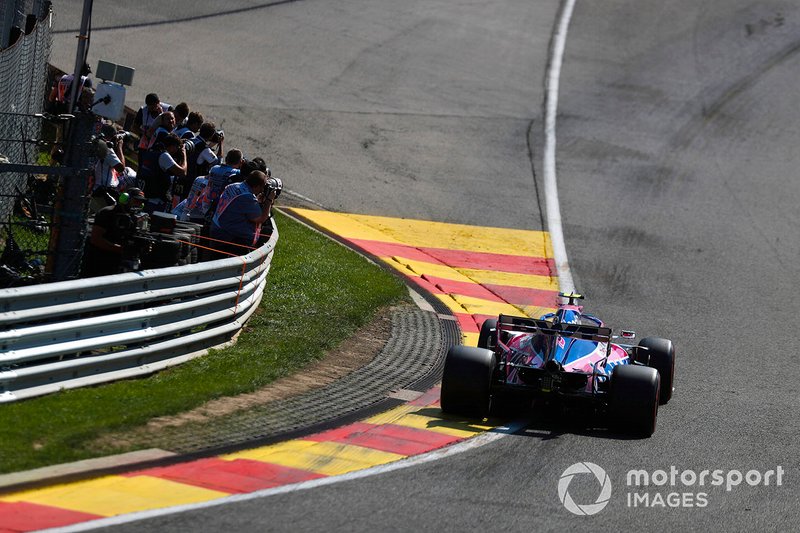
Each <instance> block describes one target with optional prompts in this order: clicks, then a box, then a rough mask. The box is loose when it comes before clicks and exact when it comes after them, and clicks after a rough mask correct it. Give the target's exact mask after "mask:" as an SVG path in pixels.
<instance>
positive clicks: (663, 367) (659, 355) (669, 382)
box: [639, 337, 675, 405]
mask: <svg viewBox="0 0 800 533" xmlns="http://www.w3.org/2000/svg"><path fill="white" fill-rule="evenodd" d="M639 346H643V347H645V348H647V351H646V352H644V353H643V354H642V355H641V357H642V358H643V359H645V360H646V361H648V364H647V366H649V367H652V368H655V369H656V370H658V373H659V375H660V376H661V393H660V394H661V404H662V405H663V404H665V403H667V402H668V401H670V399H671V398H672V390H673V388H674V385H673V379H674V378H675V346H674V345H673V344H672V341H671V340H669V339H662V338H661V337H646V338H644V339H642V340H641V341H639Z"/></svg>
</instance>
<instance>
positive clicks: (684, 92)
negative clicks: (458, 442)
mask: <svg viewBox="0 0 800 533" xmlns="http://www.w3.org/2000/svg"><path fill="white" fill-rule="evenodd" d="M80 4H81V2H79V1H69V2H66V1H65V2H61V1H56V2H55V9H56V12H57V13H58V18H57V27H58V28H59V29H61V30H63V31H64V33H60V34H58V35H57V39H56V44H55V46H54V53H53V61H54V63H56V64H57V65H58V66H61V67H71V65H72V63H73V62H74V58H72V57H71V56H70V51H71V50H72V49H73V47H74V37H73V35H74V34H75V31H74V28H76V27H77V24H78V14H79V12H80ZM224 5H225V8H226V9H227V10H228V11H230V13H220V12H219V3H212V2H207V1H196V2H193V3H191V4H190V3H184V2H170V3H169V4H166V5H165V4H164V3H160V2H153V1H150V0H144V1H141V2H137V3H135V4H133V3H131V4H130V7H125V6H119V5H115V6H113V7H112V6H110V5H108V4H103V3H96V4H95V13H94V21H93V27H94V33H93V36H92V45H91V52H90V58H91V61H90V63H91V64H92V65H95V64H96V61H97V59H100V58H102V59H107V60H111V61H115V62H117V63H121V64H126V65H130V66H133V67H136V68H137V72H136V79H135V85H134V87H133V88H132V89H131V91H130V95H131V98H129V103H130V102H136V101H138V100H141V99H143V97H144V94H146V93H148V92H150V91H152V90H155V91H157V92H158V93H159V95H160V96H161V97H162V99H163V100H166V101H170V102H172V103H177V102H178V101H180V100H186V101H187V102H189V103H190V104H193V105H196V106H197V107H199V108H201V109H203V110H209V111H208V112H207V113H206V115H210V116H212V118H214V119H216V121H217V122H218V124H219V123H222V125H223V127H224V128H225V130H226V133H228V135H227V136H226V138H227V139H229V142H228V143H226V144H228V146H230V147H234V146H237V147H241V148H243V149H244V150H245V152H246V153H249V154H252V155H264V156H265V157H266V158H267V160H268V161H269V162H270V165H271V166H272V168H273V169H274V170H275V171H276V173H277V174H278V175H280V176H281V177H283V178H284V180H285V182H286V183H287V187H288V188H289V189H291V190H293V191H295V192H297V193H299V194H302V195H304V196H306V197H309V198H311V199H313V200H315V201H316V202H318V203H319V204H321V205H323V206H325V207H326V208H329V209H334V210H342V211H347V212H357V213H364V214H374V215H387V216H401V217H409V218H419V219H426V220H436V221H442V222H456V223H465V224H475V225H481V226H500V227H509V228H519V229H529V230H538V229H543V227H542V226H543V218H542V213H541V210H540V207H539V206H540V204H541V205H543V203H542V202H541V199H540V194H541V189H542V187H541V183H540V181H541V180H540V179H538V178H540V176H541V147H542V144H543V139H542V114H543V111H542V104H543V87H544V74H545V71H546V65H547V57H548V43H549V42H550V37H551V34H552V31H553V27H554V23H555V20H556V16H557V11H558V9H557V8H558V5H557V2H531V1H524V0H517V1H514V0H510V1H502V2H492V3H475V2H467V1H461V2H420V1H406V2H392V1H391V0H377V1H373V2H364V1H356V0H341V1H338V0H334V1H327V2H321V1H319V0H310V1H302V0H298V1H295V2H274V3H272V4H270V3H263V2H262V3H259V2H241V1H239V2H236V1H234V2H226V3H225V4H224ZM70 29H72V31H69V30H70ZM798 30H800V9H798V6H797V5H796V3H793V2H788V1H784V2H780V1H773V2H769V1H762V2H745V1H741V0H725V1H722V0H709V1H707V2H689V1H686V0H676V1H674V2H669V3H664V2H657V1H654V0H640V1H638V2H633V1H630V0H616V1H614V0H607V1H604V2H590V1H588V0H578V2H577V4H576V7H575V11H574V15H573V18H572V22H571V25H570V29H569V35H568V38H567V47H566V55H565V57H564V66H563V71H562V76H561V84H560V87H561V90H560V101H559V115H558V124H557V127H558V130H557V134H558V152H557V168H558V180H559V195H560V199H561V209H562V217H563V221H564V232H565V240H566V247H567V251H568V254H569V258H570V264H571V267H572V270H573V275H574V276H575V284H576V286H577V287H578V288H579V289H580V290H581V291H583V292H585V294H587V296H588V300H587V302H586V303H587V306H588V307H589V308H590V309H591V310H592V311H594V312H595V313H597V314H598V315H600V316H601V317H603V318H604V319H605V320H607V321H608V322H609V323H610V324H611V325H612V326H615V327H618V328H619V327H625V328H628V329H634V330H636V331H637V332H638V333H639V335H640V336H647V335H660V336H665V337H670V338H672V339H673V340H674V342H675V344H676V346H677V349H678V351H679V353H678V357H679V359H678V368H677V374H676V376H677V377H676V392H675V395H674V397H673V400H672V402H671V403H670V404H669V405H668V406H666V407H664V408H663V409H662V410H661V411H660V416H659V421H658V428H657V431H656V434H655V435H654V436H653V437H652V438H650V439H645V440H629V439H624V438H620V437H619V436H617V435H612V434H608V433H607V432H605V431H602V430H585V429H582V427H581V426H579V425H571V424H568V423H565V422H563V420H561V419H559V418H557V417H547V416H536V417H534V419H533V420H532V421H531V422H530V424H529V425H528V426H527V428H526V429H524V430H522V431H520V432H518V433H516V434H514V435H509V436H505V437H503V438H500V439H497V440H495V441H492V442H490V443H488V444H486V445H485V446H482V447H480V448H477V449H472V450H469V451H466V452H464V453H462V454H457V455H452V456H449V457H447V458H444V459H441V460H439V461H433V462H429V463H426V464H421V465H417V466H412V467H409V468H406V469H402V470H397V471H393V472H387V473H382V474H379V475H375V476H371V477H367V478H363V479H357V480H351V481H344V482H341V483H337V484H333V485H328V486H323V487H318V488H314V489H311V490H306V491H298V492H290V493H286V494H281V495H274V496H270V497H267V498H261V499H256V500H252V501H247V502H240V503H236V504H231V505H226V506H222V507H214V508H210V509H205V510H199V511H192V512H186V513H180V514H174V515H169V516H166V517H161V518H155V519H151V520H146V521H140V522H134V523H130V524H127V525H123V526H117V527H115V528H114V529H115V531H151V530H157V531H187V530H193V531H209V532H210V531H220V530H223V529H227V530H236V531H263V530H286V531H302V530H326V531H409V530H430V529H434V528H435V529H437V530H445V531H460V530H513V531H523V530H525V531H529V530H536V531H542V530H548V531H549V530H562V529H564V528H570V529H574V530H590V529H596V528H603V529H606V528H607V529H611V530H634V529H636V530H641V529H653V530H699V529H707V530H708V529H713V530H718V529H725V530H748V531H751V530H792V529H795V528H796V526H795V524H796V523H797V521H798V519H800V511H798V504H797V501H798V499H800V484H799V483H800V482H799V481H798V474H799V473H800V472H799V471H798V464H797V457H800V444H799V443H798V439H797V438H796V435H797V434H798V430H799V429H800V428H799V427H798V422H797V419H796V416H795V411H796V409H797V407H798V405H800V398H798V391H797V387H796V383H797V382H798V381H800V366H798V364H797V354H796V350H794V349H793V346H794V344H795V339H794V337H795V331H796V329H797V328H796V326H795V324H794V322H795V321H796V317H797V316H799V315H800V304H798V301H797V297H798V296H800V291H798V289H797V284H796V283H797V280H798V277H799V274H800V268H799V267H798V256H799V255H800V237H798V235H799V232H798V231H797V227H798V225H799V224H800V207H798V205H800V181H799V180H798V179H797V177H796V168H797V167H798V163H799V161H797V158H798V157H800V156H798V155H796V154H797V151H796V150H793V148H794V147H795V146H796V145H797V144H798V143H799V141H800V130H799V129H798V128H797V126H796V124H799V123H800V117H798V114H800V106H799V105H798V97H797V96H796V95H797V90H796V85H797V72H798V69H800V53H798V52H800V41H798V38H797V35H800V31H798ZM223 119H224V122H222V121H223ZM545 229H546V228H545ZM585 461H588V462H592V463H595V464H597V465H599V466H600V467H602V468H603V469H604V470H605V471H606V472H607V474H608V476H609V479H610V481H611V484H612V494H611V498H610V500H608V504H607V506H606V507H605V508H604V509H603V510H602V511H600V512H599V513H598V514H596V515H594V516H575V515H573V514H571V513H570V512H568V511H567V510H566V509H565V508H564V506H563V505H562V504H561V502H560V500H559V495H558V490H557V488H558V484H559V479H560V478H561V476H562V473H564V471H565V470H566V469H567V468H568V467H569V466H571V465H572V464H574V463H579V462H585ZM673 467H674V468H673ZM778 467H781V469H782V470H783V475H782V476H781V478H780V480H781V485H780V486H776V481H777V478H776V476H775V475H773V476H772V478H771V479H770V481H771V483H770V485H769V486H764V482H763V479H764V475H763V474H764V473H766V472H767V471H769V470H773V471H776V470H777V469H778ZM630 470H646V471H648V472H649V473H650V474H653V473H654V472H655V471H657V470H663V471H665V472H667V473H670V472H671V471H673V472H677V474H676V475H675V476H674V477H675V480H676V481H675V484H674V486H673V484H672V480H667V481H666V484H664V485H661V486H652V485H651V486H649V487H635V486H634V487H631V486H628V485H627V476H626V474H627V472H628V471H630ZM704 470H708V471H709V472H713V471H714V470H719V471H721V474H720V475H721V476H722V477H723V478H725V480H726V483H727V484H728V486H729V488H730V490H726V486H725V485H722V486H714V485H712V484H711V479H712V477H711V474H710V473H709V474H708V476H707V477H706V478H705V484H704V485H703V486H698V483H699V480H698V479H697V478H699V476H700V474H701V473H702V472H703V471H704ZM737 471H738V472H741V473H742V477H741V479H740V483H739V484H738V485H734V484H733V482H734V481H735V480H736V473H737ZM686 472H688V474H687V473H686ZM692 473H695V474H697V476H696V477H695V478H693V477H692V475H691V474H692ZM654 477H656V478H658V475H655V476H654ZM756 478H758V480H759V481H760V483H759V484H757V486H750V485H748V483H747V481H748V480H750V481H755V480H756ZM700 479H702V478H700ZM689 481H692V483H689ZM753 485H756V483H753ZM599 491H600V486H599V485H598V483H597V482H596V481H594V480H593V478H592V477H591V476H586V475H584V476H578V477H575V478H574V481H573V482H572V483H571V484H570V485H569V493H570V495H571V497H572V498H573V499H574V501H576V502H579V503H584V504H585V503H594V502H595V499H596V498H597V496H598V494H599ZM633 494H636V495H637V496H638V497H639V499H638V500H633V501H638V502H639V503H638V504H637V506H635V507H634V506H633V503H632V499H633ZM645 494H647V497H646V498H645V497H644V495H645ZM670 494H677V495H678V496H677V497H676V496H670ZM645 501H646V502H647V503H650V504H653V503H655V504H656V505H655V507H649V506H646V505H645V503H644V502H645ZM659 501H662V502H663V504H662V505H659V504H658V502H659Z"/></svg>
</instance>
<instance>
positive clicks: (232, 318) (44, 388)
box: [0, 221, 278, 403]
mask: <svg viewBox="0 0 800 533" xmlns="http://www.w3.org/2000/svg"><path fill="white" fill-rule="evenodd" d="M273 228H275V225H274V221H273ZM277 241H278V231H277V228H276V229H275V231H274V232H273V234H272V236H271V237H270V239H269V241H268V242H267V243H266V244H264V245H263V246H262V247H260V248H258V249H256V250H253V251H251V252H250V253H249V254H247V255H244V256H241V257H230V258H227V259H218V260H215V261H209V262H205V263H195V264H191V265H185V266H175V267H168V268H160V269H156V270H144V271H141V272H128V273H125V274H116V275H113V276H102V277H96V278H87V279H80V280H74V281H64V282H58V283H48V284H43V285H35V286H29V287H20V288H13V289H2V290H0V403H2V402H13V401H16V400H20V399H23V398H30V397H33V396H40V395H43V394H48V393H52V392H56V391H59V390H62V389H68V388H76V387H84V386H87V385H94V384H98V383H104V382H109V381H114V380H118V379H124V378H130V377H134V376H141V375H144V374H150V373H153V372H156V371H158V370H161V369H164V368H166V367H169V366H173V365H177V364H180V363H183V362H185V361H188V360H189V359H193V358H195V357H199V356H201V355H204V354H206V353H207V352H208V349H209V348H214V347H222V346H224V345H226V344H228V343H230V342H232V340H233V337H234V335H235V334H236V333H238V332H239V330H240V329H241V328H242V326H243V325H244V323H245V322H246V321H247V319H248V318H249V317H250V315H251V314H253V312H254V311H255V310H256V309H257V308H258V304H259V302H260V301H261V296H262V294H263V292H264V287H265V285H266V281H267V274H268V273H269V269H270V265H271V263H272V256H273V253H274V251H275V244H276V243H277Z"/></svg>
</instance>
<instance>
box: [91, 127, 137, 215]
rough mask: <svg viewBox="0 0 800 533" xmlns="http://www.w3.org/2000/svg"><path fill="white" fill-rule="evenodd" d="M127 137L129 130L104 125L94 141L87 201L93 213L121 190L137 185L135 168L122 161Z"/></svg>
mask: <svg viewBox="0 0 800 533" xmlns="http://www.w3.org/2000/svg"><path fill="white" fill-rule="evenodd" d="M128 136H130V134H129V133H128V132H126V131H118V130H117V128H116V127H115V126H114V125H112V124H105V125H103V126H102V127H101V129H100V136H99V137H98V138H97V140H96V141H95V148H96V152H97V153H96V155H97V162H96V163H95V165H94V183H93V185H92V199H91V201H90V203H89V209H90V211H91V212H93V213H94V212H97V211H99V210H100V209H102V208H103V207H106V206H108V205H112V204H113V203H114V202H115V201H116V199H117V197H118V196H119V193H120V192H122V191H124V190H125V189H126V188H127V187H133V186H135V184H136V183H135V182H136V171H135V170H133V169H132V168H130V167H126V166H125V165H124V164H123V161H125V154H124V152H123V149H122V145H123V143H124V142H125V139H126V138H128Z"/></svg>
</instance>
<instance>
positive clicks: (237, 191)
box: [210, 170, 278, 259]
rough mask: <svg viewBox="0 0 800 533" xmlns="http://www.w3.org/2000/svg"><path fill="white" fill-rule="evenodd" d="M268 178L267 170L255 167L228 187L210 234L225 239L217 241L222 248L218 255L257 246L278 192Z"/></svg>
mask: <svg viewBox="0 0 800 533" xmlns="http://www.w3.org/2000/svg"><path fill="white" fill-rule="evenodd" d="M267 181H268V178H267V175H266V174H265V173H264V172H261V171H259V170H254V171H253V172H251V173H250V174H249V175H248V176H247V177H246V178H245V180H244V181H242V182H239V183H231V184H230V185H228V186H227V187H225V190H224V191H223V192H222V195H221V196H220V198H219V203H218V204H217V210H216V213H215V214H214V218H213V220H212V222H211V231H210V235H211V237H212V238H213V239H216V240H218V241H222V242H216V243H214V245H215V247H217V248H218V252H219V253H218V254H217V256H216V257H215V259H218V258H223V257H229V256H230V255H243V254H246V253H248V252H249V251H250V250H251V249H252V248H254V247H255V244H256V242H257V241H258V237H259V232H260V230H261V224H262V223H264V222H265V221H266V220H267V219H268V218H269V217H270V213H271V209H272V203H273V202H274V201H275V197H276V196H277V194H278V192H277V191H276V190H275V189H274V188H273V187H268V184H267Z"/></svg>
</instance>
